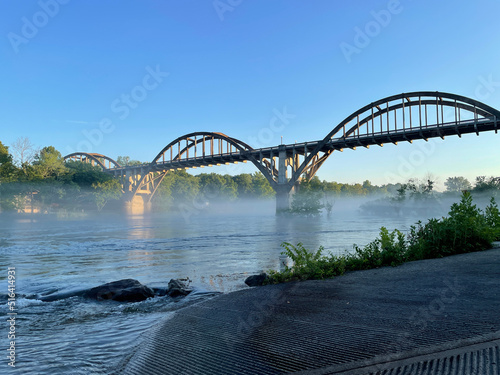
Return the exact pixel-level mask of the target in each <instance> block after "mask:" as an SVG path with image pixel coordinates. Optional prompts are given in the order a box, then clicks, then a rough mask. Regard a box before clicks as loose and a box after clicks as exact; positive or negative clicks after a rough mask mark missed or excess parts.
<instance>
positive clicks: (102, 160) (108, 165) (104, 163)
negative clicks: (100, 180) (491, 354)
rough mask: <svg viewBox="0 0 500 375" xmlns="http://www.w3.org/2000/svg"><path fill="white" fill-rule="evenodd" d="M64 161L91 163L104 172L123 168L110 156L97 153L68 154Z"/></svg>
mask: <svg viewBox="0 0 500 375" xmlns="http://www.w3.org/2000/svg"><path fill="white" fill-rule="evenodd" d="M64 160H65V161H67V160H70V161H80V162H83V163H89V164H92V165H98V166H99V167H101V168H102V169H103V170H108V169H114V168H121V165H120V164H118V162H117V161H115V160H114V159H111V158H110V157H108V156H105V155H101V154H97V153H89V152H74V153H72V154H68V155H66V156H64Z"/></svg>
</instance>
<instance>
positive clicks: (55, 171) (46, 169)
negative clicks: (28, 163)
mask: <svg viewBox="0 0 500 375" xmlns="http://www.w3.org/2000/svg"><path fill="white" fill-rule="evenodd" d="M33 167H34V176H35V178H37V177H38V178H40V179H46V178H58V177H59V176H61V175H62V174H64V173H65V172H67V170H66V166H65V165H64V159H63V157H62V156H61V153H60V152H59V151H57V150H56V149H55V148H54V147H53V146H48V147H44V148H42V149H41V150H40V152H39V153H38V154H37V155H36V156H35V161H34V162H33Z"/></svg>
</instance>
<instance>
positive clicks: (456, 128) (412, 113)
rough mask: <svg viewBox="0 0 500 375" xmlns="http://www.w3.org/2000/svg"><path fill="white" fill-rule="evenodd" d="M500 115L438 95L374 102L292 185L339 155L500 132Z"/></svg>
mask: <svg viewBox="0 0 500 375" xmlns="http://www.w3.org/2000/svg"><path fill="white" fill-rule="evenodd" d="M499 120H500V111H499V110H497V109H495V108H493V107H490V106H488V105H486V104H484V103H481V102H479V101H477V100H474V99H471V98H468V97H465V96H461V95H456V94H450V93H445V92H439V91H416V92H410V93H403V94H399V95H393V96H389V97H386V98H383V99H380V100H378V101H376V102H373V103H370V104H368V105H366V106H364V107H363V108H361V109H359V110H357V111H356V112H354V113H352V114H351V115H350V116H348V117H346V118H345V119H344V120H343V121H342V122H341V123H340V124H338V125H337V126H335V127H334V128H333V129H332V131H330V132H329V133H328V134H327V135H326V136H325V138H324V139H323V140H321V141H319V142H314V143H315V144H314V147H313V149H312V150H311V152H310V153H308V154H307V152H305V153H304V155H306V156H305V157H304V160H303V162H302V163H301V164H300V165H299V166H298V167H296V168H295V170H294V173H293V176H292V178H291V179H290V180H291V181H297V180H298V179H299V178H300V176H301V175H303V174H305V175H306V177H307V178H308V179H310V178H312V177H313V176H314V175H315V173H316V172H317V170H318V169H319V167H320V166H321V165H322V164H323V163H324V161H325V160H326V159H327V158H328V157H329V156H330V155H331V153H332V152H333V151H335V150H339V151H342V150H343V149H344V148H350V149H356V147H358V146H362V147H366V148H368V147H369V146H370V145H378V146H383V145H384V143H393V144H397V143H398V142H403V141H407V142H410V143H412V142H413V140H416V139H424V140H426V141H427V140H428V139H429V138H434V137H441V138H443V139H444V137H445V136H447V135H458V136H459V137H461V135H462V134H466V133H476V134H478V135H479V132H482V131H489V130H494V131H495V133H496V132H497V129H498V121H499Z"/></svg>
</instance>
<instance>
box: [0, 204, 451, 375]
mask: <svg viewBox="0 0 500 375" xmlns="http://www.w3.org/2000/svg"><path fill="white" fill-rule="evenodd" d="M370 200H373V198H370ZM455 201H456V199H455ZM366 202H367V198H365V199H360V198H352V199H348V198H344V199H336V200H335V201H334V206H333V210H332V212H331V214H330V215H327V214H326V212H323V213H322V214H321V215H320V216H317V217H304V216H293V215H285V216H276V215H275V202H274V200H253V201H252V200H248V201H241V202H219V203H211V204H208V205H205V206H200V205H197V206H196V207H195V209H185V208H186V207H193V206H189V205H188V204H186V205H184V206H182V207H184V210H182V209H180V210H178V212H170V213H167V212H151V213H144V214H140V215H125V214H123V212H116V213H101V214H98V215H97V214H91V215H87V216H82V217H74V218H72V219H62V218H61V217H57V216H56V215H32V216H30V215H24V216H8V215H5V214H2V215H0V266H1V268H2V269H3V270H6V269H7V267H16V277H17V279H16V280H17V283H16V292H17V293H18V297H17V298H18V301H17V302H18V306H17V307H18V319H19V320H18V324H19V328H18V334H19V335H18V337H17V342H18V350H17V355H18V358H17V360H18V365H19V366H18V368H17V369H16V370H18V371H19V372H21V373H26V374H29V373H37V374H67V373H74V374H106V373H110V372H111V369H112V368H113V367H114V366H116V364H117V363H119V362H120V361H121V360H122V359H123V357H124V356H125V355H126V354H127V353H131V352H132V351H133V350H134V347H135V346H136V345H138V344H139V343H140V337H141V334H143V333H144V332H147V330H148V329H149V328H151V327H152V326H154V325H155V324H157V323H158V322H161V320H162V319H164V318H168V317H169V316H171V314H172V313H173V311H175V310H177V309H178V308H179V307H182V306H183V305H185V304H189V303H191V302H195V301H198V300H200V299H204V298H209V297H211V296H212V294H205V293H206V292H210V291H215V292H229V291H233V290H237V289H241V288H246V286H245V285H244V280H245V278H246V277H247V276H249V275H250V274H255V273H257V272H260V271H261V270H269V269H279V257H280V252H281V251H282V250H283V249H282V248H281V247H280V244H281V243H282V242H283V241H287V242H291V243H294V244H296V243H297V242H302V243H303V244H304V246H305V247H306V248H308V249H311V250H316V249H317V248H318V247H319V246H324V247H325V250H326V251H327V252H331V253H336V254H338V253H343V252H344V251H345V250H351V249H352V245H353V244H354V243H356V244H358V245H364V244H366V243H368V242H370V241H372V240H373V239H375V238H376V237H377V235H378V233H379V229H380V227H381V226H385V227H387V228H388V229H389V230H393V229H395V228H398V229H400V230H403V231H405V230H407V229H409V227H410V225H412V224H414V223H415V222H416V221H417V220H419V219H427V218H428V215H425V210H424V211H423V210H414V211H411V210H409V211H405V212H407V213H408V212H409V214H404V215H401V214H391V215H387V213H386V212H385V211H383V210H382V211H381V213H383V215H377V214H376V213H377V211H376V210H372V211H373V212H371V213H370V214H367V213H366V210H362V209H360V206H362V205H363V204H364V203H366ZM435 206H436V205H435V204H434V207H433V208H435ZM442 206H443V212H442V214H443V215H444V214H446V212H447V211H448V209H449V203H448V202H446V203H443V205H442ZM429 209H430V207H429ZM374 213H375V214H374ZM185 277H188V278H189V279H191V280H192V286H193V287H194V288H195V292H194V293H193V294H192V295H190V296H188V297H187V298H186V299H184V300H183V301H182V302H173V301H172V300H171V299H169V298H168V297H156V298H154V299H150V300H147V301H144V302H140V303H129V304H122V303H117V302H113V301H109V302H95V301H88V300H84V299H82V298H80V297H72V298H68V299H63V300H59V301H55V302H41V301H40V300H38V299H37V297H40V296H41V295H47V294H52V293H60V292H67V291H75V290H82V289H87V288H91V287H94V286H97V285H100V284H103V283H106V282H110V281H115V280H120V279H125V278H133V279H137V280H139V281H140V282H141V283H143V284H146V285H148V286H150V287H162V286H163V287H166V286H167V283H168V281H169V280H170V279H171V278H185ZM0 280H1V283H3V284H4V285H5V290H6V288H7V284H6V283H7V282H6V273H5V274H4V275H0ZM0 298H1V303H2V305H1V306H2V310H3V311H2V313H4V314H6V312H7V311H6V307H7V305H6V295H5V293H0ZM4 316H6V315H4ZM1 344H2V345H4V347H5V345H6V344H7V342H6V337H2V339H1Z"/></svg>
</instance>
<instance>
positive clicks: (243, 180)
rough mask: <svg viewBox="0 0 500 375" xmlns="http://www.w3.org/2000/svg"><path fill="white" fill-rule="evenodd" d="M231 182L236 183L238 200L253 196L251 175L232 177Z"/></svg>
mask: <svg viewBox="0 0 500 375" xmlns="http://www.w3.org/2000/svg"><path fill="white" fill-rule="evenodd" d="M233 181H234V182H235V183H236V190H237V193H238V198H250V197H252V196H254V195H255V194H254V191H253V186H252V175H251V174H250V173H242V174H239V175H237V176H234V177H233Z"/></svg>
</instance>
